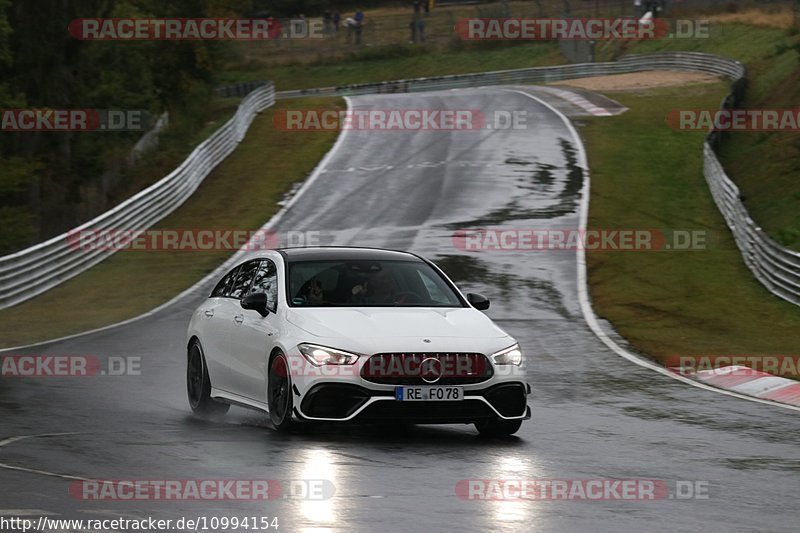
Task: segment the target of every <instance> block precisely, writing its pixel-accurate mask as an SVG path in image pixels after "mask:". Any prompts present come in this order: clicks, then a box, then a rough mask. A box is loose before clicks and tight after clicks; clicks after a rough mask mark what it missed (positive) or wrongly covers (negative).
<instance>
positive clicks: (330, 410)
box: [294, 381, 531, 424]
mask: <svg viewBox="0 0 800 533" xmlns="http://www.w3.org/2000/svg"><path fill="white" fill-rule="evenodd" d="M483 385H484V387H483V388H476V387H474V386H473V387H469V388H468V389H465V390H464V399H463V400H459V401H417V402H409V401H398V400H396V399H395V392H394V389H387V388H385V387H382V388H380V389H372V388H367V387H364V386H362V385H355V384H351V383H341V382H339V383H337V382H320V383H317V384H315V385H313V386H312V387H311V388H310V389H309V390H308V391H307V392H306V393H305V394H304V395H302V398H300V394H299V391H298V390H297V389H296V388H295V389H294V394H295V401H296V403H295V408H294V410H295V416H296V417H297V418H298V419H301V420H313V421H325V422H348V421H354V422H380V421H402V422H408V423H414V424H457V423H473V422H477V421H481V420H487V419H501V420H527V419H529V418H530V417H531V410H530V407H528V404H527V399H528V398H527V397H528V395H529V394H530V392H531V388H530V385H528V384H527V383H524V382H521V381H504V382H501V383H494V384H486V383H484V384H483Z"/></svg>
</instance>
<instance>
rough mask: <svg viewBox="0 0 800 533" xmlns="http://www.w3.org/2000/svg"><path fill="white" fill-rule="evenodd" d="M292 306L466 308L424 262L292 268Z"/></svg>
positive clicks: (309, 263) (338, 263) (336, 263)
mask: <svg viewBox="0 0 800 533" xmlns="http://www.w3.org/2000/svg"><path fill="white" fill-rule="evenodd" d="M288 285H289V287H288V290H289V296H290V298H289V304H290V305H292V306H297V307H332V306H335V307H386V306H388V307H463V305H464V304H463V303H462V301H461V299H460V298H459V297H458V295H457V294H456V292H455V291H454V290H453V289H452V288H451V287H450V285H449V284H448V283H447V282H446V281H445V280H444V278H442V276H441V275H440V274H439V273H438V272H436V270H434V269H433V268H431V267H430V265H428V264H427V263H424V262H421V261H362V260H359V261H347V260H338V261H298V262H292V263H289V275H288Z"/></svg>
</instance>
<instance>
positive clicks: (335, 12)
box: [331, 9, 342, 33]
mask: <svg viewBox="0 0 800 533" xmlns="http://www.w3.org/2000/svg"><path fill="white" fill-rule="evenodd" d="M331 18H332V21H333V32H334V33H339V21H340V20H342V16H341V15H340V14H339V10H338V9H334V10H333V15H331Z"/></svg>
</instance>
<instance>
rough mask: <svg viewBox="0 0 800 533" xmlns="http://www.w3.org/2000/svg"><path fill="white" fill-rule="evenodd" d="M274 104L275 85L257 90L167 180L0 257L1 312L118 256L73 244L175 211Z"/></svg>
mask: <svg viewBox="0 0 800 533" xmlns="http://www.w3.org/2000/svg"><path fill="white" fill-rule="evenodd" d="M274 103H275V88H274V86H273V85H272V84H271V83H270V84H268V85H266V86H262V87H259V88H257V89H255V90H254V91H252V92H251V93H250V94H249V95H248V96H247V97H246V98H245V99H243V100H242V102H241V103H240V104H239V107H238V109H237V110H236V113H235V114H234V116H233V117H232V118H231V119H230V120H228V122H226V123H225V124H224V125H223V126H222V127H220V128H219V129H218V130H217V131H216V132H214V133H213V134H212V135H211V136H210V137H209V138H208V139H206V140H205V141H203V142H202V143H201V144H200V145H198V146H197V148H195V149H194V150H193V151H192V153H191V154H189V157H187V158H186V160H185V161H184V162H183V163H181V165H180V166H179V167H178V168H176V169H175V170H173V171H172V172H171V173H170V174H169V175H167V176H166V177H165V178H162V179H161V180H160V181H158V182H156V183H154V184H153V185H151V186H150V187H148V188H146V189H144V190H143V191H141V192H139V193H137V194H136V195H134V196H132V197H131V198H129V199H128V200H126V201H124V202H122V203H121V204H119V205H118V206H116V207H115V208H113V209H111V210H109V211H106V212H105V213H103V214H102V215H100V216H98V217H97V218H94V219H92V220H90V221H88V222H86V223H85V224H83V225H81V226H79V227H77V228H75V229H73V230H71V231H70V232H67V233H63V234H61V235H58V236H57V237H53V238H52V239H49V240H47V241H45V242H42V243H40V244H37V245H35V246H32V247H30V248H26V249H25V250H21V251H19V252H16V253H14V254H11V255H6V256H3V257H0V309H4V308H6V307H10V306H12V305H16V304H18V303H21V302H24V301H25V300H28V299H30V298H33V297H34V296H37V295H39V294H42V293H43V292H45V291H48V290H50V289H52V288H53V287H56V286H57V285H59V284H61V283H63V282H65V281H67V280H68V279H70V278H72V277H74V276H77V275H78V274H80V273H82V272H85V271H86V270H88V269H90V268H91V267H93V266H94V265H96V264H97V263H99V262H101V261H103V260H104V259H106V258H107V257H109V256H110V255H112V254H113V253H114V251H115V250H113V249H110V248H112V247H102V246H97V247H94V249H88V250H87V249H81V248H80V247H79V246H78V244H77V243H76V242H75V241H74V240H73V239H74V237H75V236H76V235H80V232H82V231H83V232H84V233H90V232H97V231H101V230H122V229H124V230H135V232H136V233H134V235H136V234H138V233H140V232H141V231H144V230H146V229H148V228H149V227H151V226H152V225H153V224H155V223H156V222H158V221H159V220H161V219H163V218H164V217H166V216H167V215H169V214H170V213H172V212H173V211H174V210H175V209H176V208H177V207H179V206H180V205H181V204H182V203H183V202H184V201H186V199H187V198H189V196H191V195H192V193H193V192H194V191H195V190H196V189H197V187H198V186H199V185H200V184H201V183H202V182H203V180H204V179H205V178H206V177H207V176H208V175H209V174H210V173H211V171H212V170H213V169H214V168H215V167H216V166H217V165H218V164H219V163H220V162H222V160H223V159H225V158H226V157H227V156H228V155H229V154H230V153H231V152H232V151H233V150H234V149H235V148H236V145H238V144H239V142H240V141H241V140H242V139H243V138H244V136H245V133H247V130H248V128H249V127H250V123H251V122H252V121H253V119H254V118H255V115H256V114H257V113H259V112H260V111H263V110H264V109H266V108H267V107H269V106H271V105H273V104H274ZM90 234H91V233H90ZM95 234H96V233H95ZM89 241H91V239H89ZM90 248H91V247H90ZM104 248H108V249H104Z"/></svg>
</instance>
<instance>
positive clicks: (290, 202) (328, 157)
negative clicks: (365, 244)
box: [0, 96, 352, 353]
mask: <svg viewBox="0 0 800 533" xmlns="http://www.w3.org/2000/svg"><path fill="white" fill-rule="evenodd" d="M343 98H344V101H345V102H346V104H347V110H346V111H350V109H351V108H352V103H351V101H350V97H348V96H345V97H343ZM347 132H348V130H343V131H342V132H341V133H340V134H339V137H338V138H337V139H336V142H335V143H334V145H333V147H332V148H331V149H330V150H329V151H328V153H327V154H325V157H323V158H322V161H320V162H319V163H318V164H317V166H316V167H314V170H313V171H311V175H310V176H309V177H308V179H306V180H305V181H304V182H303V184H302V185H301V186H300V188H299V189H297V192H296V193H295V195H294V196H292V197H291V198H290V199H289V200H288V201H287V202H286V203H285V204H283V206H282V207H281V209H280V211H278V212H277V213H276V214H275V215H274V216H273V217H272V218H271V219H269V221H268V222H267V223H266V224H265V225H264V226H262V227H261V232H264V231H266V230H269V229H271V228H272V227H274V226H275V225H276V224H277V223H278V222H279V221H280V220H281V218H283V216H284V215H285V214H286V213H287V212H288V211H289V209H291V208H292V206H293V205H294V204H295V203H296V202H297V200H298V199H299V198H300V197H301V196H302V195H303V193H304V192H306V191H307V190H308V189H309V187H311V185H312V184H313V183H314V182H315V181H316V180H317V178H319V177H320V175H322V173H323V170H324V168H325V166H326V165H327V164H328V161H330V160H331V159H332V158H333V156H334V155H335V154H336V152H337V151H338V150H339V148H340V147H341V145H342V143H343V142H344V139H345V137H347ZM244 248H247V245H245V246H244ZM245 254H247V251H246V250H242V249H240V250H239V251H237V252H235V253H234V254H233V255H232V256H231V257H229V258H228V259H227V260H226V261H225V262H224V263H222V264H221V265H220V266H218V267H217V268H216V269H214V271H212V272H211V273H210V274H208V275H207V276H206V277H204V278H203V279H201V280H200V281H198V282H197V283H195V284H194V285H192V286H191V287H189V288H188V289H186V290H185V291H183V292H182V293H180V294H178V295H177V296H175V297H174V298H172V299H170V300H169V301H167V302H166V303H163V304H161V305H159V306H158V307H156V308H155V309H152V310H150V311H148V312H146V313H143V314H141V315H138V316H135V317H133V318H129V319H127V320H123V321H121V322H115V323H114V324H109V325H108V326H103V327H101V328H95V329H92V330H89V331H82V332H80V333H75V334H72V335H66V336H64V337H58V338H56V339H50V340H46V341H41V342H35V343H32V344H25V345H21V346H14V347H12V348H2V349H0V353H7V352H11V351H14V350H22V349H25V348H34V347H37V346H44V345H46V344H53V343H56V342H61V341H66V340H70V339H77V338H79V337H85V336H86V335H91V334H93V333H100V332H102V331H108V330H111V329H114V328H118V327H121V326H126V325H128V324H132V323H134V322H136V321H138V320H142V319H143V318H147V317H149V316H152V315H154V314H156V313H158V312H159V311H161V310H163V309H166V308H167V307H169V306H171V305H173V304H174V303H176V302H178V301H180V300H181V299H183V298H184V297H186V296H188V295H189V294H191V293H193V292H195V291H196V290H198V289H199V288H200V287H202V286H203V285H205V284H206V283H208V282H209V281H211V280H212V279H216V278H218V277H219V276H220V275H221V274H222V273H223V272H224V271H225V270H226V269H227V268H229V266H230V265H231V264H233V263H234V262H236V261H238V260H239V259H240V258H241V257H242V256H244V255H245Z"/></svg>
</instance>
